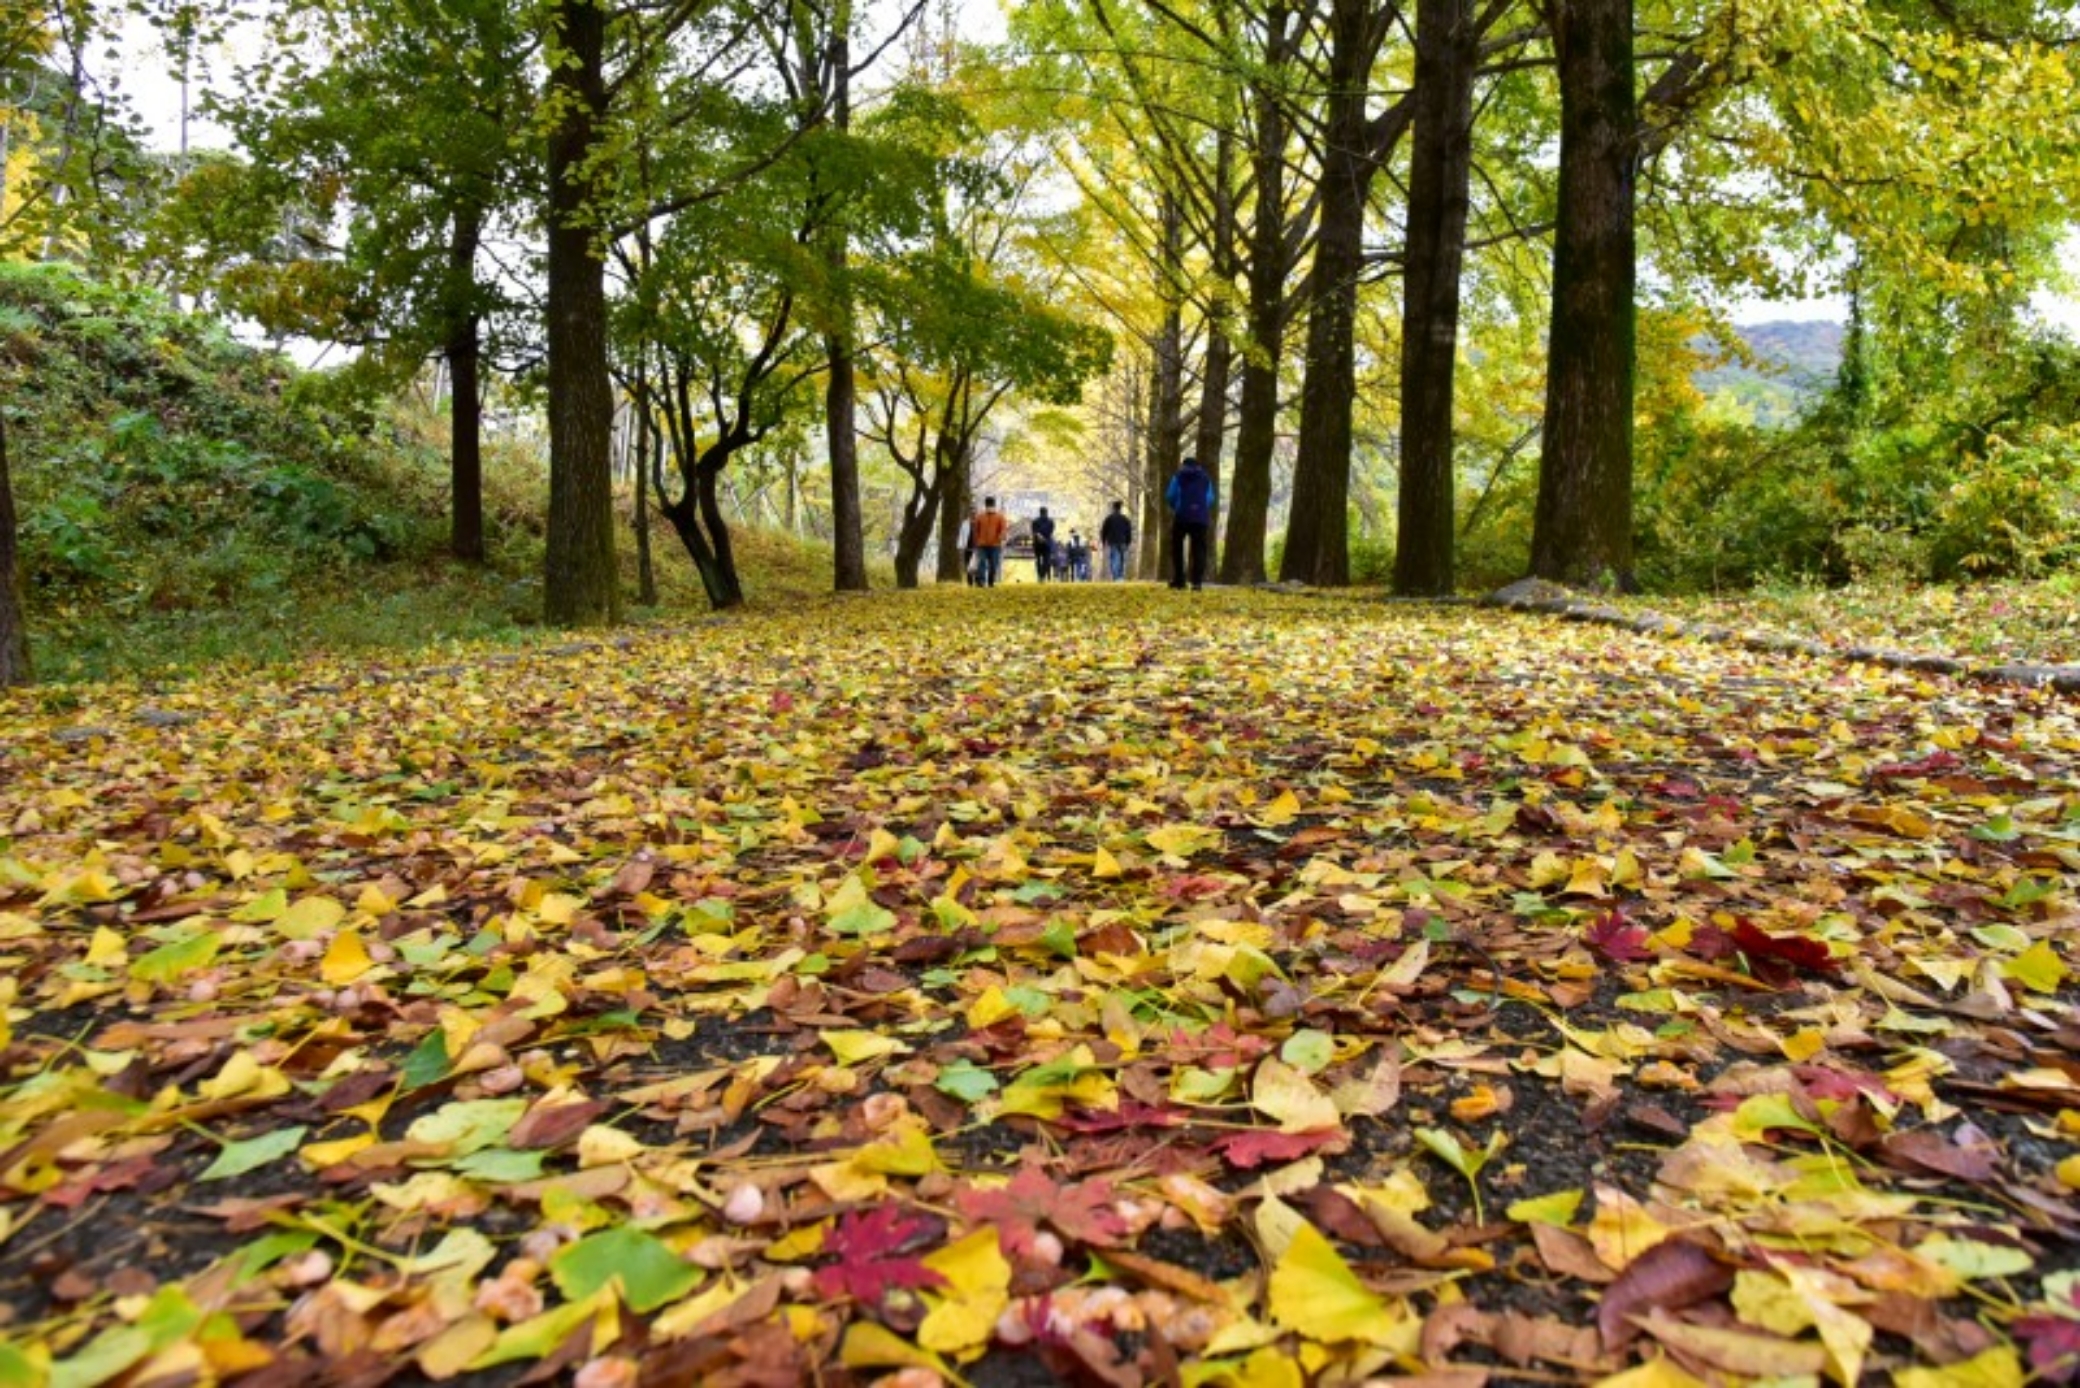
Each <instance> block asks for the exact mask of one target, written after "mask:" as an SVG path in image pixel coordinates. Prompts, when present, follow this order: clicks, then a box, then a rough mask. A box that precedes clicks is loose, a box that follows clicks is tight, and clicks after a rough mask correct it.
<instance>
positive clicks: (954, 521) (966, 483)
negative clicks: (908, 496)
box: [933, 448, 975, 583]
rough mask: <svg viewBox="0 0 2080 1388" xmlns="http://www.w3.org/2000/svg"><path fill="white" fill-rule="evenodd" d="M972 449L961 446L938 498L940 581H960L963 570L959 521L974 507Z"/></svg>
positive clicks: (937, 576)
mask: <svg viewBox="0 0 2080 1388" xmlns="http://www.w3.org/2000/svg"><path fill="white" fill-rule="evenodd" d="M974 469H975V450H974V449H973V448H963V449H962V450H961V451H960V453H959V454H958V455H956V456H955V457H954V458H953V460H952V471H951V472H950V473H949V474H948V475H947V478H946V493H945V495H944V496H942V497H941V498H940V499H939V566H938V572H937V573H935V574H934V575H933V577H935V578H937V579H938V581H939V582H941V583H960V582H963V581H964V580H965V577H966V574H967V568H966V565H965V564H964V563H963V561H962V556H961V522H962V521H964V520H966V519H967V518H968V513H969V512H970V511H972V510H974V509H975V492H974Z"/></svg>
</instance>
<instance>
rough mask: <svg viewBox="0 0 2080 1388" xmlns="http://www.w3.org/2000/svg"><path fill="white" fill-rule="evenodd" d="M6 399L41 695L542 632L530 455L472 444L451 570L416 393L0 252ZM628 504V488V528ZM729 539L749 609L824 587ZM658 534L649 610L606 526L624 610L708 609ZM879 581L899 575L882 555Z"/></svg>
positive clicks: (438, 460)
mask: <svg viewBox="0 0 2080 1388" xmlns="http://www.w3.org/2000/svg"><path fill="white" fill-rule="evenodd" d="M0 400H5V401H7V402H8V406H9V442H10V445H11V460H12V462H13V471H14V482H15V488H16V495H17V501H18V503H19V507H20V510H21V512H22V515H23V527H22V542H23V558H24V569H25V580H26V582H25V589H26V591H25V599H26V602H25V605H26V607H27V617H28V623H29V634H30V641H31V647H32V652H33V656H34V659H35V662H36V667H37V673H38V676H39V678H40V679H41V680H42V681H44V682H45V683H46V684H58V685H63V684H69V683H78V682H83V681H93V680H126V679H139V680H152V681H162V680H167V679H177V678H180V677H182V676H184V675H188V674H192V673H197V672H201V671H205V670H216V669H226V668H230V669H242V668H251V669H258V668H262V667H267V666H273V665H279V664H282V663H284V662H289V661H295V660H299V659H304V658H309V657H314V656H332V657H354V656H357V655H363V654H366V655H369V656H371V657H372V656H374V655H375V654H377V653H396V652H408V651H414V650H421V649H426V648H430V647H449V646H453V645H455V644H457V643H465V644H467V643H492V644H500V645H511V644H516V643H525V642H528V641H532V640H538V639H549V638H550V635H551V634H550V633H546V632H544V631H543V630H542V629H541V628H540V627H539V621H540V614H541V608H542V594H541V583H542V530H543V519H544V516H545V513H546V510H547V500H548V479H547V473H546V468H545V465H544V462H543V460H542V458H541V457H540V456H539V455H538V454H536V453H534V452H532V451H530V450H529V449H527V448H524V447H522V446H519V445H516V444H513V443H510V442H506V441H502V440H499V439H496V438H493V439H489V440H487V446H486V449H485V493H484V510H485V530H486V535H487V538H488V540H489V543H490V547H491V554H490V556H489V560H488V562H487V563H486V564H484V565H482V566H474V565H469V564H463V563H460V562H457V561H456V560H454V559H453V558H451V557H449V555H448V554H447V540H448V523H447V507H448V477H447V452H448V438H447V433H446V427H445V421H444V420H443V419H442V418H441V417H440V416H439V415H437V414H432V413H429V412H427V410H426V409H425V408H424V406H423V405H422V404H420V403H418V397H417V395H416V393H415V392H406V393H405V394H404V395H403V396H402V397H398V396H393V395H391V394H389V393H388V392H387V391H382V390H377V389H374V388H372V386H371V384H370V383H368V382H366V381H361V380H357V379H356V378H355V377H354V375H353V374H352V373H351V372H341V373H325V374H313V373H304V372H300V371H298V370H296V369H295V368H294V367H293V366H292V365H290V364H289V363H287V362H286V361H284V360H282V359H281V358H279V357H276V356H274V355H272V354H269V353H265V352H260V351H255V350H253V349H251V348H248V347H244V346H241V345H240V344H238V343H236V342H234V341H232V340H231V339H230V338H229V337H228V336H227V335H226V334H225V332H224V331H223V329H222V327H221V326H220V325H219V324H217V323H215V322H214V321H213V320H211V319H209V318H207V317H203V316H199V315H192V314H182V313H177V312H175V311H173V310H172V309H171V308H170V307H169V306H168V305H167V304H166V303H165V301H164V300H163V299H160V298H157V297H156V296H153V295H151V294H149V293H145V292H142V291H133V290H123V289H117V288H112V287H110V286H107V285H102V284H98V283H96V282H94V281H92V280H89V279H87V278H85V277H83V276H82V275H80V274H79V273H77V272H76V271H74V270H71V269H69V268H68V267H64V266H31V267H24V266H14V265H0ZM629 509H630V508H629V500H628V498H626V497H624V498H623V499H622V503H621V513H622V518H623V520H624V522H626V521H628V520H629ZM734 538H735V540H736V546H737V553H738V561H739V569H740V571H741V573H742V577H743V583H744V588H745V591H746V594H747V597H748V600H749V602H750V604H751V605H752V607H753V608H754V609H757V608H760V607H765V606H772V605H786V606H793V605H799V604H800V603H802V602H804V601H805V600H808V599H811V598H815V597H819V596H822V595H825V594H827V593H828V592H829V590H830V587H831V556H830V552H829V549H828V547H827V546H823V545H818V544H813V543H810V542H806V541H801V540H797V539H794V538H792V537H788V536H784V535H769V534H761V533H758V532H755V531H746V532H741V533H739V534H738V535H737V536H735V537H734ZM652 541H653V547H654V554H655V556H656V572H657V582H658V596H659V602H658V605H657V606H656V607H655V608H653V609H648V610H645V609H639V608H636V607H635V606H634V595H635V592H636V561H635V539H634V535H633V533H632V532H631V531H630V530H629V529H628V528H626V526H624V528H623V530H622V531H621V533H620V535H619V536H618V544H619V546H620V554H621V562H622V576H623V591H624V593H625V594H626V595H627V601H628V615H629V617H630V619H631V620H634V621H673V620H678V619H680V618H683V617H685V616H687V615H691V614H697V613H703V612H705V611H706V610H707V601H706V598H705V596H704V595H703V593H702V590H701V587H700V584H699V582H698V579H697V577H696V575H695V573H694V571H693V568H692V566H691V564H690V563H688V562H687V560H686V557H685V553H684V551H683V550H682V549H681V548H680V546H679V543H678V540H677V537H676V536H674V535H673V533H672V532H671V529H670V527H669V526H666V525H663V524H662V523H660V524H658V525H657V526H656V527H654V529H653V533H652ZM875 581H876V584H877V586H886V585H888V584H889V583H890V582H892V575H891V572H890V570H889V567H888V565H886V564H882V565H880V566H879V569H878V572H877V573H876V574H875Z"/></svg>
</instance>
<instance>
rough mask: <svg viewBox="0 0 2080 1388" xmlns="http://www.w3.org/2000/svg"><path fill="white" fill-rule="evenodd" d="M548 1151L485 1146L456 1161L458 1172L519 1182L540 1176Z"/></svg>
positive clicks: (500, 1183) (500, 1182)
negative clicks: (518, 1150) (519, 1150)
mask: <svg viewBox="0 0 2080 1388" xmlns="http://www.w3.org/2000/svg"><path fill="white" fill-rule="evenodd" d="M548 1155H549V1154H548V1153H547V1152H515V1151H512V1150H511V1149H509V1148H505V1147H486V1148H485V1149H483V1150H482V1151H480V1152H472V1153H470V1154H469V1155H468V1156H466V1157H464V1158H463V1159H462V1160H461V1161H458V1162H456V1163H455V1165H454V1171H455V1174H456V1175H458V1176H467V1177H469V1178H470V1179H471V1180H475V1181H485V1182H489V1183H490V1184H492V1185H495V1186H505V1185H517V1184H518V1183H520V1182H522V1181H533V1180H537V1179H539V1178H540V1177H541V1174H542V1161H543V1159H544V1158H545V1157H547V1156H548Z"/></svg>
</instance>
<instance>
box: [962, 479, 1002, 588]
mask: <svg viewBox="0 0 2080 1388" xmlns="http://www.w3.org/2000/svg"><path fill="white" fill-rule="evenodd" d="M1010 529H1011V518H1010V517H1008V516H1006V515H1005V514H1004V513H1003V512H1002V511H999V510H998V509H997V499H996V498H995V497H993V496H986V497H984V498H982V509H981V510H980V511H977V512H976V513H975V519H974V520H973V521H971V522H969V526H968V542H969V543H970V544H972V545H974V546H975V581H976V582H977V583H979V584H981V585H982V586H983V587H985V588H994V587H996V586H997V580H998V579H999V578H1002V577H1003V576H1004V536H1005V535H1006V534H1007V533H1009V531H1010Z"/></svg>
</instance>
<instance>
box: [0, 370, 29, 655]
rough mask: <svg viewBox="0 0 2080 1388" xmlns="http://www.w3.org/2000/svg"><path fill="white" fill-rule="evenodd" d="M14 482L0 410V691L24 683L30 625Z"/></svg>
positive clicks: (4, 417)
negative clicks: (17, 537)
mask: <svg viewBox="0 0 2080 1388" xmlns="http://www.w3.org/2000/svg"><path fill="white" fill-rule="evenodd" d="M16 530H17V526H16V523H15V514H14V479H13V477H12V476H11V475H10V473H9V472H8V464H7V416H6V414H5V412H4V411H0V689H5V688H7V687H8V686H9V685H15V684H27V683H28V682H29V680H30V677H31V675H32V674H33V671H31V669H30V668H29V626H28V623H27V622H26V621H24V620H23V618H22V571H21V559H20V556H19V554H18V553H17V551H16V547H15V534H16Z"/></svg>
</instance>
